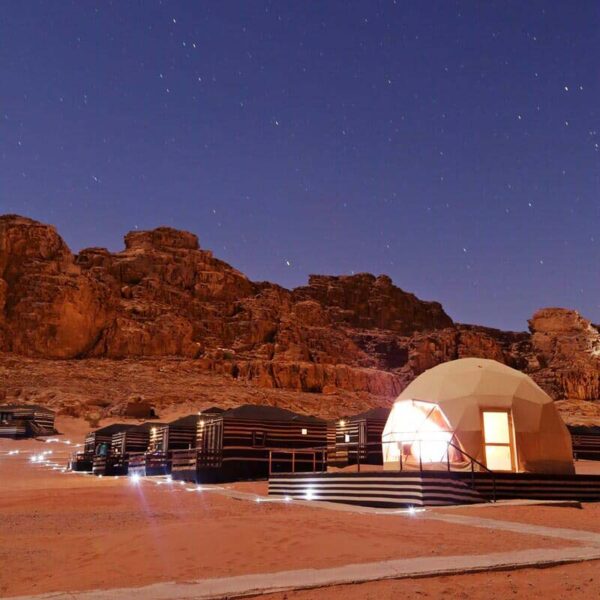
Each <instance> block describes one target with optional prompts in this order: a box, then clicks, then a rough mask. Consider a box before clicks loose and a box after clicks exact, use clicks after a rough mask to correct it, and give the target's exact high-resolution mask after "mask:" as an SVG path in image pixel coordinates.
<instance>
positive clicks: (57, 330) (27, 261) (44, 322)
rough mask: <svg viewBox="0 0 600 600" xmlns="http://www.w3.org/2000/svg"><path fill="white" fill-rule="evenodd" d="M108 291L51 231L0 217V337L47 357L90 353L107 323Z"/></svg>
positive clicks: (8, 346)
mask: <svg viewBox="0 0 600 600" xmlns="http://www.w3.org/2000/svg"><path fill="white" fill-rule="evenodd" d="M112 306H113V297H112V295H111V294H110V290H109V289H108V288H106V286H104V285H103V284H102V282H100V281H98V280H96V279H95V278H93V277H89V276H87V275H86V274H85V273H83V272H82V270H81V269H80V268H79V267H78V266H77V265H76V264H75V262H74V260H73V255H72V254H71V252H70V250H69V249H68V247H67V246H66V244H65V243H64V242H63V240H62V238H61V237H60V236H59V235H58V234H57V233H56V230H55V229H54V228H53V227H49V226H47V225H42V224H40V223H37V222H36V221H33V220H31V219H26V218H24V217H17V216H4V217H0V307H1V308H2V310H1V311H0V331H1V335H0V339H1V343H2V348H3V349H4V350H8V351H12V352H16V353H20V354H25V355H30V356H44V357H48V358H65V357H73V356H79V355H82V354H85V353H86V352H89V351H90V350H91V349H92V348H93V346H94V344H95V342H96V340H97V338H98V336H99V335H100V334H101V332H102V331H103V329H104V328H105V327H106V326H107V325H108V323H109V322H110V316H111V313H112Z"/></svg>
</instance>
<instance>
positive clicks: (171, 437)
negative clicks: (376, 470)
mask: <svg viewBox="0 0 600 600" xmlns="http://www.w3.org/2000/svg"><path fill="white" fill-rule="evenodd" d="M387 414H389V409H372V410H371V411H367V412H365V413H360V414H358V415H354V416H350V417H345V418H342V419H339V420H336V421H326V420H324V419H319V418H317V417H313V416H309V415H302V414H298V413H294V412H292V411H289V410H285V409H282V408H278V407H274V406H261V405H248V404H247V405H242V406H239V407H237V408H232V409H228V410H223V409H220V408H217V407H213V408H210V409H206V410H204V411H202V412H201V413H198V414H194V415H188V416H186V417H182V418H180V419H176V420H175V421H172V422H170V423H153V422H148V423H144V424H143V425H131V424H123V423H121V424H113V425H108V426H106V427H102V428H100V429H97V430H96V431H92V432H90V433H88V435H87V436H86V439H85V444H84V449H83V452H79V453H77V454H75V455H74V456H73V459H72V461H71V468H72V469H73V470H76V471H88V472H90V471H91V472H93V473H94V474H96V475H125V474H129V475H133V474H138V475H141V476H152V475H168V474H170V475H172V477H173V478H174V479H181V480H188V481H197V482H204V483H209V482H226V481H235V480H247V479H261V478H266V477H267V476H268V475H269V473H270V472H302V471H305V472H306V471H317V470H324V469H326V468H327V466H335V467H344V466H346V465H348V464H356V463H369V464H382V453H381V434H382V431H383V427H384V425H385V421H386V418H387Z"/></svg>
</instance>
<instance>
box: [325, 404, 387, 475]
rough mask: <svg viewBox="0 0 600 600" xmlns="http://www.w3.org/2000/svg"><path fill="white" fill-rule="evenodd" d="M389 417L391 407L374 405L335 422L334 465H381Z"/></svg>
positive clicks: (332, 457)
mask: <svg viewBox="0 0 600 600" xmlns="http://www.w3.org/2000/svg"><path fill="white" fill-rule="evenodd" d="M389 416H390V409H389V408H371V409H370V410H367V411H365V412H362V413H359V414H357V415H352V416H350V417H343V418H341V419H339V420H338V421H336V422H335V452H334V454H333V456H331V457H328V463H329V464H330V465H332V466H340V467H341V466H345V465H355V464H357V463H360V464H369V465H382V464H383V455H382V452H381V434H382V433H383V428H384V427H385V424H386V422H387V420H388V417H389Z"/></svg>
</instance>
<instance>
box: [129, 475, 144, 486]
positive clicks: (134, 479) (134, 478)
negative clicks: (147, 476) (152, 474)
mask: <svg viewBox="0 0 600 600" xmlns="http://www.w3.org/2000/svg"><path fill="white" fill-rule="evenodd" d="M129 479H130V481H131V483H133V484H134V485H137V484H138V483H139V482H140V480H141V477H140V475H139V473H132V474H131V475H130V476H129Z"/></svg>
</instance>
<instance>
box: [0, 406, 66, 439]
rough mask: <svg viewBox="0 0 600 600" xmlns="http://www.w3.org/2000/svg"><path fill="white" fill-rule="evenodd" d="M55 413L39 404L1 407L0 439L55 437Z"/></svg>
mask: <svg viewBox="0 0 600 600" xmlns="http://www.w3.org/2000/svg"><path fill="white" fill-rule="evenodd" d="M55 433H56V429H55V428H54V412H53V411H51V410H50V409H48V408H46V407H44V406H38V405H37V404H3V405H0V438H12V439H21V438H31V437H39V436H46V435H54V434H55Z"/></svg>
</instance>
